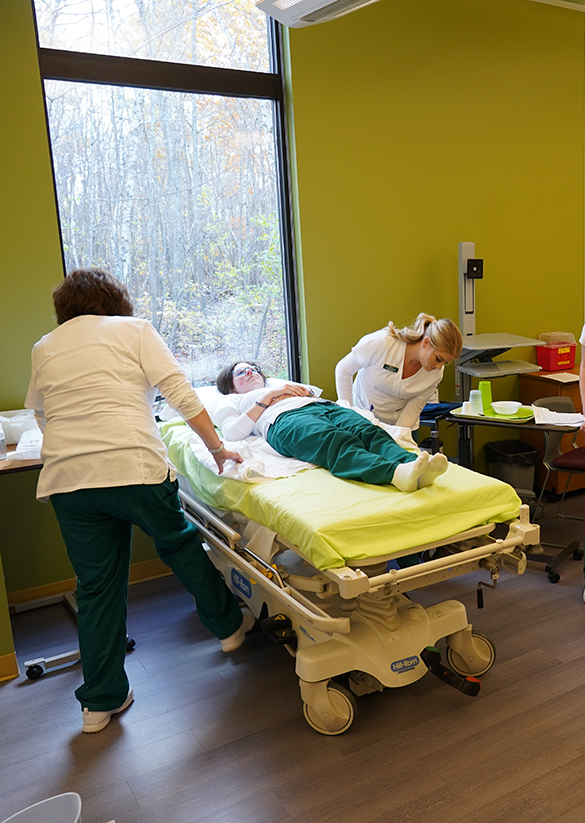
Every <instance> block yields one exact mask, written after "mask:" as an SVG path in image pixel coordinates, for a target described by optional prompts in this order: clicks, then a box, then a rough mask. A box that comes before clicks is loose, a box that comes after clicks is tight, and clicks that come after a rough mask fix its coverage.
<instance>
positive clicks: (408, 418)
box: [394, 395, 428, 430]
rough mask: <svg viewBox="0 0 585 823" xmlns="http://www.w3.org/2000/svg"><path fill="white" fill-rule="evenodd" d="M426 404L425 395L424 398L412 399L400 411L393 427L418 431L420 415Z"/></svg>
mask: <svg viewBox="0 0 585 823" xmlns="http://www.w3.org/2000/svg"><path fill="white" fill-rule="evenodd" d="M427 403H428V398H427V396H426V395H425V396H424V397H413V398H412V399H411V400H409V401H408V403H407V404H406V406H405V407H404V408H403V409H402V411H401V412H400V415H399V416H398V420H397V421H396V423H394V425H395V426H402V427H403V428H405V429H411V430H412V429H418V421H419V418H420V413H421V411H422V410H423V409H424V407H425V406H426V404H427Z"/></svg>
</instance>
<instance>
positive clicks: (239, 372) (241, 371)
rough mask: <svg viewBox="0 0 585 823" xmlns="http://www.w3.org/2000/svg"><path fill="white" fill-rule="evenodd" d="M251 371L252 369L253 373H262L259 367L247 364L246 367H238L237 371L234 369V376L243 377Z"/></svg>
mask: <svg viewBox="0 0 585 823" xmlns="http://www.w3.org/2000/svg"><path fill="white" fill-rule="evenodd" d="M249 371H251V372H252V374H260V369H257V368H256V366H246V368H245V369H238V370H237V371H233V372H232V374H233V376H234V377H243V376H244V375H245V374H247V373H248V372H249Z"/></svg>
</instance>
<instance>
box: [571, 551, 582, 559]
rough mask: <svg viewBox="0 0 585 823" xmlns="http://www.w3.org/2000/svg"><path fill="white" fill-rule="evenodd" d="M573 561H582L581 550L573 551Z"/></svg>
mask: <svg viewBox="0 0 585 823" xmlns="http://www.w3.org/2000/svg"><path fill="white" fill-rule="evenodd" d="M572 557H573V560H583V549H575V551H574V552H573V554H572Z"/></svg>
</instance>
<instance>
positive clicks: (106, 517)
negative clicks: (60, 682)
mask: <svg viewBox="0 0 585 823" xmlns="http://www.w3.org/2000/svg"><path fill="white" fill-rule="evenodd" d="M51 503H52V504H53V508H54V509H55V513H56V515H57V519H58V521H59V526H60V528H61V533H62V535H63V539H64V541H65V545H66V547H67V553H68V555H69V559H70V560H71V563H72V565H73V568H74V570H75V574H76V575H77V578H78V582H77V595H76V597H77V605H78V609H79V611H78V615H77V622H78V634H79V648H80V651H81V665H82V670H83V678H84V682H83V684H82V685H81V686H80V687H79V688H78V689H77V690H76V692H75V695H76V697H77V699H78V700H79V702H80V703H81V705H82V708H85V707H87V708H88V709H89V710H90V711H109V710H111V709H116V708H118V707H119V706H121V705H122V703H123V702H124V701H125V700H126V697H127V695H128V689H129V684H128V678H127V675H126V672H125V670H124V658H125V655H126V615H127V595H128V575H129V570H130V552H131V538H132V525H133V524H134V525H137V526H140V528H141V529H142V530H143V531H144V532H145V533H146V534H147V535H149V537H152V539H153V540H154V545H155V548H156V550H157V552H158V554H159V556H160V558H161V560H162V561H163V562H164V563H166V564H167V566H169V567H170V569H171V570H172V571H173V572H174V573H175V575H176V576H177V578H178V579H179V581H180V582H181V583H182V584H183V586H184V587H185V588H186V589H187V591H189V592H190V593H191V594H192V595H193V597H194V598H195V601H196V603H197V612H198V614H199V618H200V620H201V622H202V623H203V625H204V626H206V627H207V628H208V629H209V631H211V632H212V633H213V634H214V635H215V636H216V637H218V638H220V639H223V638H225V637H229V635H231V634H233V633H234V632H235V631H237V629H238V628H239V626H240V624H241V622H242V613H241V610H240V608H239V606H238V602H237V600H236V598H235V597H234V596H233V595H232V593H231V592H230V591H229V589H228V588H227V587H226V585H225V584H224V582H223V579H222V577H221V575H220V574H219V572H218V571H217V570H216V568H215V566H214V565H213V563H212V562H211V560H210V559H209V557H208V555H207V553H206V551H205V549H204V548H203V546H202V545H201V540H200V538H199V534H198V532H197V529H196V528H195V527H194V526H193V525H192V524H191V523H189V522H188V521H187V520H186V518H185V516H184V514H183V512H182V510H181V507H180V503H179V499H178V496H177V483H176V482H172V481H171V480H169V479H168V478H167V480H165V481H164V482H163V483H160V484H153V485H139V486H117V487H113V488H100V489H79V490H77V491H73V492H68V493H65V494H53V495H51Z"/></svg>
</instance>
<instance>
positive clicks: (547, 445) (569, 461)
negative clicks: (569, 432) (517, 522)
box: [533, 397, 585, 520]
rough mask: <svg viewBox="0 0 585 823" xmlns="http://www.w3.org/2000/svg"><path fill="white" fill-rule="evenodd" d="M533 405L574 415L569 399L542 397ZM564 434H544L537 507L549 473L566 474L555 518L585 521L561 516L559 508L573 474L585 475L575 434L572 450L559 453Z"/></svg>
mask: <svg viewBox="0 0 585 823" xmlns="http://www.w3.org/2000/svg"><path fill="white" fill-rule="evenodd" d="M533 405H535V406H540V407H541V408H544V409H549V411H555V412H561V413H563V414H575V406H574V405H573V401H572V400H571V398H570V397H542V398H540V399H539V400H535V401H534V403H533ZM563 436H564V432H554V431H553V432H544V459H543V463H544V466H545V468H546V477H545V479H544V482H543V484H542V488H541V490H540V496H539V498H538V502H537V507H538V506H539V505H540V503H541V501H542V496H543V494H544V490H545V487H546V484H547V482H548V478H549V476H550V473H551V471H563V472H568V476H567V482H566V483H565V488H564V489H563V493H562V495H561V499H560V502H559V506H558V509H557V517H566V518H568V519H571V520H585V517H579V516H577V515H570V514H561V506H562V505H563V501H564V499H565V494H566V492H567V489H568V487H569V482H570V480H571V477H572V475H573V474H585V447H584V446H577V444H576V443H575V439H576V437H577V432H575V435H574V437H573V443H572V449H569V451H566V452H563V451H561V440H562V439H563Z"/></svg>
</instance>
